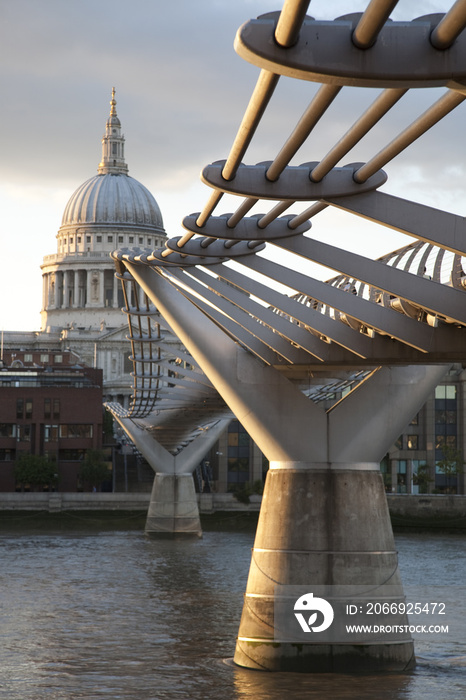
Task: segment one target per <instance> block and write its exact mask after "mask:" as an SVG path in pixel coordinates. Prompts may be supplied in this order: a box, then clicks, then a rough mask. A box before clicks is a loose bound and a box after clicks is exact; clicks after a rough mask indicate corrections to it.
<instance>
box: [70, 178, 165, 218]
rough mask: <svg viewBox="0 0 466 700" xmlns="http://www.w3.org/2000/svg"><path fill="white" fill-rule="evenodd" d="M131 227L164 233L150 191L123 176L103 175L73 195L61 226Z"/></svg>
mask: <svg viewBox="0 0 466 700" xmlns="http://www.w3.org/2000/svg"><path fill="white" fill-rule="evenodd" d="M76 224H101V225H102V224H103V225H105V224H110V225H111V224H117V225H121V224H123V225H124V224H132V225H133V226H136V227H137V228H138V229H139V228H141V227H143V228H145V227H149V228H150V229H154V228H157V229H160V230H161V231H163V220H162V214H161V213H160V209H159V206H158V204H157V202H156V201H155V199H154V197H153V196H152V194H151V193H150V192H149V190H148V189H147V188H146V187H144V185H142V184H141V183H140V182H138V181H137V180H135V179H134V178H132V177H130V176H129V175H126V174H125V173H105V174H99V175H95V176H94V177H91V178H90V179H89V180H86V182H84V183H83V184H82V185H81V186H80V187H78V189H77V190H76V191H75V192H74V193H73V194H72V196H71V198H70V199H69V201H68V204H67V205H66V207H65V211H64V213H63V219H62V223H61V225H62V226H70V225H76Z"/></svg>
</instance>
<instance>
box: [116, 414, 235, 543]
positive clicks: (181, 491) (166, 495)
mask: <svg viewBox="0 0 466 700" xmlns="http://www.w3.org/2000/svg"><path fill="white" fill-rule="evenodd" d="M115 418H116V419H117V420H118V422H119V424H120V425H121V427H122V428H123V430H124V431H125V433H126V434H127V435H128V437H129V438H130V440H131V441H132V442H133V443H134V445H135V446H136V448H137V449H138V450H139V452H141V454H143V455H144V457H145V459H146V460H147V462H148V463H149V464H150V466H151V467H152V468H153V470H154V472H155V477H154V483H153V486H152V492H151V499H150V504H149V509H148V513H147V520H146V526H145V532H146V535H148V536H150V537H164V536H165V537H167V536H175V535H176V536H194V537H201V536H202V527H201V521H200V517H199V508H198V504H197V496H196V491H195V488H194V479H193V471H194V469H195V468H196V467H197V466H198V464H199V463H200V462H201V460H202V459H203V458H204V457H205V455H206V454H207V452H208V451H209V450H210V448H211V447H212V446H213V445H214V444H215V442H216V441H217V440H218V438H219V437H220V435H221V434H222V433H223V431H224V430H225V429H226V428H227V426H228V423H229V422H230V419H229V418H228V419H222V420H218V421H216V422H215V423H214V424H213V425H212V426H210V427H209V429H208V430H207V429H206V430H203V431H202V432H200V434H199V435H198V436H197V437H195V438H194V439H193V440H192V442H190V443H189V444H188V445H187V446H186V447H184V449H183V450H182V451H181V452H179V453H178V454H177V455H173V454H171V453H170V452H168V450H166V449H165V448H164V447H163V446H162V445H161V444H160V443H159V442H157V440H156V439H155V438H154V437H153V435H152V434H151V433H150V432H149V431H148V430H145V429H144V428H143V427H141V426H140V425H138V424H137V423H136V422H135V421H134V420H132V419H130V418H122V417H119V416H115Z"/></svg>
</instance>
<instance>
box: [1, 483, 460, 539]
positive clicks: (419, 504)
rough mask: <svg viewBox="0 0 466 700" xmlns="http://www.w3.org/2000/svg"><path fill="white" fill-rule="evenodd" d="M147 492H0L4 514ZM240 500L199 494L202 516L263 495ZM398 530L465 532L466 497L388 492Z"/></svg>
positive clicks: (140, 508)
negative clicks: (449, 530) (426, 529)
mask: <svg viewBox="0 0 466 700" xmlns="http://www.w3.org/2000/svg"><path fill="white" fill-rule="evenodd" d="M149 499H150V494H148V493H58V492H51V493H0V518H1V517H2V514H4V515H6V514H7V513H10V514H11V513H18V512H30V513H33V512H34V511H37V512H42V513H44V512H46V513H57V514H58V513H62V512H72V513H76V514H79V513H84V512H86V513H92V512H94V513H97V512H102V513H108V514H111V513H113V514H117V513H121V514H122V515H123V514H124V513H136V514H137V513H140V514H141V516H143V515H144V514H145V513H146V512H147V509H148V507H149ZM250 501H251V502H250V503H248V504H245V503H240V502H239V501H237V500H236V498H234V496H233V494H231V493H205V494H198V502H199V510H200V513H201V515H206V516H207V515H213V514H215V513H226V514H228V513H231V514H235V513H237V514H239V513H250V514H253V513H258V512H259V509H260V502H261V497H260V496H251V499H250ZM387 502H388V507H389V511H390V516H391V519H392V523H393V526H394V528H395V529H397V530H403V529H407V530H410V529H425V528H428V529H439V530H441V529H451V530H463V531H466V496H453V495H437V494H435V495H398V494H389V495H387Z"/></svg>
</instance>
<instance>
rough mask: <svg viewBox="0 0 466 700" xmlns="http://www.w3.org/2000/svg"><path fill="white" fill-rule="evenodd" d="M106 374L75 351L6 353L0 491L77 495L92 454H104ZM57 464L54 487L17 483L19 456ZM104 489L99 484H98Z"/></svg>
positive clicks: (0, 399) (1, 373)
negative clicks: (80, 360) (83, 363)
mask: <svg viewBox="0 0 466 700" xmlns="http://www.w3.org/2000/svg"><path fill="white" fill-rule="evenodd" d="M102 421H103V411H102V370H100V369H93V368H90V367H84V366H81V365H79V364H78V363H77V357H76V355H75V354H74V353H72V352H71V351H62V350H56V351H50V350H47V349H43V350H41V351H33V350H26V351H23V352H10V351H4V353H3V360H2V362H1V367H0V491H15V490H33V489H34V488H35V489H38V490H50V489H53V490H55V489H56V490H59V491H77V490H79V489H80V488H82V487H83V486H84V484H83V483H82V481H81V480H80V475H79V472H80V467H81V465H82V462H83V459H84V457H85V455H86V453H87V451H88V450H101V448H102ZM24 454H28V455H29V454H30V455H36V456H41V457H46V458H47V459H48V460H50V461H51V462H53V464H54V477H55V478H54V479H52V480H51V482H47V483H41V484H30V483H28V482H27V481H26V482H24V481H23V482H20V481H18V478H15V463H17V462H18V460H19V458H20V456H21V455H24ZM99 487H100V484H99Z"/></svg>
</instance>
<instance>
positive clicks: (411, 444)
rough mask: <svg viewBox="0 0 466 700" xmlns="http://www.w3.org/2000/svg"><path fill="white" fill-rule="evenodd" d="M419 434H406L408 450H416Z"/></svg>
mask: <svg viewBox="0 0 466 700" xmlns="http://www.w3.org/2000/svg"><path fill="white" fill-rule="evenodd" d="M418 444H419V436H418V435H408V450H418V449H419V447H418Z"/></svg>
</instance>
